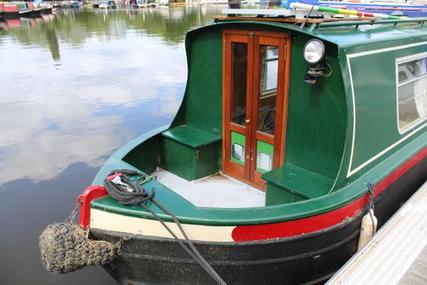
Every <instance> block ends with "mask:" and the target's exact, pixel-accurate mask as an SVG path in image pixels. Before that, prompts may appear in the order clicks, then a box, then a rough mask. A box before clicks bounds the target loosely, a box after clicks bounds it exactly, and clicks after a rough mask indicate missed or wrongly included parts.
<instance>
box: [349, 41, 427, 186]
mask: <svg viewBox="0 0 427 285" xmlns="http://www.w3.org/2000/svg"><path fill="white" fill-rule="evenodd" d="M426 44H427V41H424V42H419V43H413V44H408V45H401V46H396V47H389V48H382V49H377V50H370V51H363V52H358V53H352V54H347V55H346V58H347V66H348V72H349V76H350V87H351V100H352V106H353V110H352V112H353V130H352V142H351V151H350V161H349V164H348V171H347V178H349V177H350V176H352V175H353V174H355V173H357V172H358V171H359V170H361V169H362V168H364V167H365V166H366V165H368V164H369V163H371V162H372V161H374V160H376V159H377V158H379V157H381V156H382V155H383V154H385V153H386V152H388V151H389V150H391V149H392V148H394V147H396V146H398V145H399V144H401V143H402V142H403V141H405V140H406V139H408V138H409V137H411V136H412V135H414V134H415V133H417V132H418V131H419V130H421V129H422V128H423V127H425V126H426V125H427V123H426V124H424V125H422V126H420V127H419V128H417V129H415V130H414V131H412V132H410V133H408V134H407V135H406V136H405V137H403V138H402V139H400V140H398V141H397V142H395V143H394V144H392V145H391V146H389V147H387V148H386V149H384V150H382V151H381V152H379V153H377V154H376V155H374V156H372V157H371V158H370V159H368V160H367V161H365V162H364V163H362V164H361V165H359V166H358V167H356V168H354V169H352V166H353V155H354V141H355V137H356V102H355V95H354V85H353V76H352V73H351V63H350V59H352V58H357V57H362V56H366V55H371V54H376V53H383V52H388V51H394V50H399V49H405V48H410V47H416V46H422V45H426Z"/></svg>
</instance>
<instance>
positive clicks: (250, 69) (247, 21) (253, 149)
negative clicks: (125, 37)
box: [79, 15, 427, 284]
mask: <svg viewBox="0 0 427 285" xmlns="http://www.w3.org/2000/svg"><path fill="white" fill-rule="evenodd" d="M425 21H427V19H395V20H377V21H372V20H369V21H367V20H364V19H360V20H348V19H347V20H328V19H297V18H288V17H268V16H267V17H265V16H259V17H254V18H250V17H243V16H240V17H239V16H232V15H227V16H223V17H217V18H216V19H215V20H214V21H213V22H212V24H210V25H208V26H205V27H202V28H198V29H195V30H192V31H190V32H188V34H187V36H186V40H185V43H186V52H187V59H188V81H187V86H186V90H185V95H184V98H183V100H182V104H181V106H180V108H179V110H177V114H176V117H175V118H174V120H173V122H172V123H171V125H170V126H164V127H161V128H158V129H154V130H152V131H150V132H148V133H145V134H143V135H141V136H140V137H138V138H137V139H135V140H133V141H131V142H129V143H128V144H126V145H125V146H123V147H122V148H120V149H119V150H118V151H117V152H115V153H114V154H113V155H112V156H111V158H110V159H109V160H108V161H107V162H106V163H105V165H104V166H103V167H102V168H101V170H100V171H99V173H98V175H97V176H96V178H95V179H94V181H93V184H92V186H90V187H88V188H87V189H86V190H85V192H84V193H83V194H82V195H81V196H80V198H79V200H80V203H81V209H80V224H81V225H82V226H83V227H85V228H88V229H89V232H90V236H91V237H92V238H93V239H102V240H107V241H111V242H117V241H119V240H123V239H125V240H124V241H123V244H122V248H121V255H120V256H118V257H117V258H116V259H115V260H114V261H113V262H112V263H111V264H108V265H105V269H106V270H107V271H108V272H109V273H110V274H111V275H112V276H113V277H114V278H115V279H116V280H117V281H118V282H120V283H122V284H211V283H215V281H218V280H215V279H213V278H211V276H213V274H208V273H211V272H209V270H210V269H212V268H213V269H214V270H215V271H216V273H217V274H218V275H219V276H220V277H221V278H222V280H223V281H224V282H226V283H228V284H301V283H309V284H313V283H321V282H323V281H325V280H327V279H328V278H329V277H330V276H331V275H332V274H333V273H334V272H335V271H336V270H337V269H338V268H339V267H340V266H341V265H343V264H344V263H345V262H346V261H347V260H348V259H349V258H350V257H351V256H352V255H353V254H354V253H355V251H356V250H357V244H358V237H359V233H360V228H361V219H362V217H363V216H364V215H365V214H366V213H367V211H368V209H370V208H372V207H375V216H376V217H377V219H378V224H379V226H381V225H383V224H384V223H385V221H386V220H387V219H388V218H389V217H390V216H391V215H392V214H393V213H394V212H395V211H396V210H397V209H398V208H399V206H400V205H401V204H402V203H403V202H404V201H405V200H407V199H408V198H409V197H410V196H411V195H412V194H413V193H414V192H415V191H416V189H418V188H419V187H420V186H421V185H422V183H424V182H425V181H426V179H427V25H426V23H425ZM141 92H143V91H141ZM117 169H127V170H134V171H135V170H136V171H137V173H139V175H141V176H143V178H144V179H143V180H142V179H140V180H138V182H135V181H134V182H133V184H132V182H130V183H131V185H136V184H138V187H141V189H143V192H144V195H143V197H142V199H139V200H138V201H137V202H135V203H134V202H132V201H130V202H129V201H123V200H122V201H118V200H117V199H119V200H120V197H119V196H120V195H118V196H114V194H112V193H115V192H111V191H108V190H109V187H108V185H110V186H111V185H113V186H116V189H119V188H120V187H122V188H121V189H122V190H123V189H127V190H128V191H129V192H132V191H133V189H128V188H127V187H128V186H127V185H128V184H126V183H124V182H126V181H125V178H126V177H127V175H126V174H127V173H128V172H126V171H125V170H123V171H115V170H117ZM106 177H107V178H106ZM117 177H118V178H117ZM128 178H129V177H128ZM129 179H131V180H132V179H134V178H133V177H130V178H129ZM132 181H133V180H132ZM104 183H105V184H104ZM105 186H107V187H105ZM117 187H119V188H117ZM106 188H107V189H106ZM107 191H108V192H107ZM108 193H110V195H108ZM135 193H136V192H135ZM138 193H139V192H138ZM116 194H117V193H116ZM111 195H113V196H114V198H116V199H114V198H113V197H111ZM126 204H127V205H126ZM181 229H182V230H181ZM183 244H184V245H188V246H189V247H190V248H191V247H194V248H196V249H197V251H198V252H199V253H200V255H201V256H202V257H203V258H204V260H205V261H207V262H208V263H209V265H210V266H211V267H210V268H209V265H208V266H206V263H203V261H200V260H201V258H199V257H198V255H197V254H196V253H195V251H194V250H192V251H191V250H190V252H189V251H188V250H187V251H186V250H184V249H183V247H182V246H183ZM200 264H201V265H202V266H201V265H200ZM206 268H208V269H206ZM203 269H206V270H203ZM219 283H221V282H219ZM221 284H223V283H221Z"/></svg>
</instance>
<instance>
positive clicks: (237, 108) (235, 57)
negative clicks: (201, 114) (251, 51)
mask: <svg viewBox="0 0 427 285" xmlns="http://www.w3.org/2000/svg"><path fill="white" fill-rule="evenodd" d="M231 56H232V61H231V62H232V67H231V68H232V81H231V84H232V92H231V121H232V122H233V123H236V124H239V125H245V120H246V77H247V68H248V45H247V44H246V43H232V46H231Z"/></svg>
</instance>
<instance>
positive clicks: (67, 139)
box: [0, 8, 219, 285]
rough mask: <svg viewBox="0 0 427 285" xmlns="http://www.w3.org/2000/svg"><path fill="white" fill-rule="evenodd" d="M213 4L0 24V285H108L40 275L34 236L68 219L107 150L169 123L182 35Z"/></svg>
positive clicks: (180, 83) (181, 62)
mask: <svg viewBox="0 0 427 285" xmlns="http://www.w3.org/2000/svg"><path fill="white" fill-rule="evenodd" d="M218 9H219V8H208V9H206V8H180V9H148V10H138V11H136V10H118V11H112V12H110V11H104V12H102V11H95V12H94V11H75V10H74V11H72V10H68V11H62V12H60V13H59V14H58V15H55V16H50V17H44V18H36V19H25V18H21V19H15V20H11V21H3V22H0V64H1V68H0V110H1V112H0V134H1V135H0V169H2V171H1V172H0V228H2V231H1V232H0V251H1V252H2V254H1V255H0V276H2V281H1V282H0V283H2V284H3V283H4V284H67V285H68V284H69V285H71V284H86V283H95V284H113V281H112V280H111V278H110V277H109V276H108V275H107V274H106V273H104V272H103V271H102V270H100V269H99V268H92V269H86V270H83V271H80V272H77V273H73V274H70V275H66V276H52V275H51V274H48V273H46V272H44V271H43V269H42V267H41V264H40V262H39V256H38V249H37V237H38V235H39V234H40V232H41V230H42V228H43V227H44V226H46V224H48V223H51V222H54V221H61V220H63V219H64V218H65V217H66V216H67V215H68V213H69V212H70V211H71V209H72V208H73V204H74V201H75V197H76V196H77V195H78V194H79V193H80V192H81V191H82V189H83V188H84V187H85V186H86V185H88V184H89V183H90V181H91V179H92V178H93V177H94V175H95V173H96V171H97V169H98V168H99V166H100V165H101V164H102V163H103V162H104V161H105V159H106V158H107V157H108V156H109V154H110V153H111V152H113V151H114V150H115V149H117V148H118V147H120V146H121V145H123V144H124V143H125V142H127V141H129V140H130V139H132V138H133V137H136V136H137V135H139V134H140V133H142V132H143V131H146V130H148V129H151V128H154V127H157V126H160V125H163V124H165V123H168V122H170V120H171V119H172V117H173V115H174V114H175V112H176V111H177V108H178V106H179V103H180V101H181V96H182V93H183V89H184V87H185V79H186V72H187V71H186V59H185V52H184V45H183V39H184V35H185V32H186V31H187V30H188V29H190V28H192V27H196V26H198V25H202V24H204V23H207V22H208V21H209V20H210V19H211V16H212V15H214V14H217V13H218V11H219V10H218Z"/></svg>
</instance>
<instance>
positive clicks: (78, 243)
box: [39, 222, 121, 274]
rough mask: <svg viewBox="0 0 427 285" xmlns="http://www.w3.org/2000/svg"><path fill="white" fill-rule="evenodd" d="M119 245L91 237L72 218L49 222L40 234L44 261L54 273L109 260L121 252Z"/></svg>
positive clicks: (66, 271)
mask: <svg viewBox="0 0 427 285" xmlns="http://www.w3.org/2000/svg"><path fill="white" fill-rule="evenodd" d="M120 245H121V243H120V242H118V243H117V244H112V243H110V242H107V241H102V240H99V241H96V240H91V239H89V238H88V236H87V232H86V231H85V230H83V229H82V228H81V227H80V225H77V224H73V223H71V222H63V223H55V224H50V225H48V226H47V227H46V229H44V230H43V232H42V234H41V235H40V238H39V248H40V253H41V260H42V263H43V265H44V267H45V269H46V270H47V271H50V272H53V273H55V274H63V273H68V272H72V271H75V270H77V269H80V268H83V267H85V266H89V265H104V264H106V263H109V262H111V261H112V260H113V259H114V258H115V257H116V256H117V255H118V253H119V250H120Z"/></svg>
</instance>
